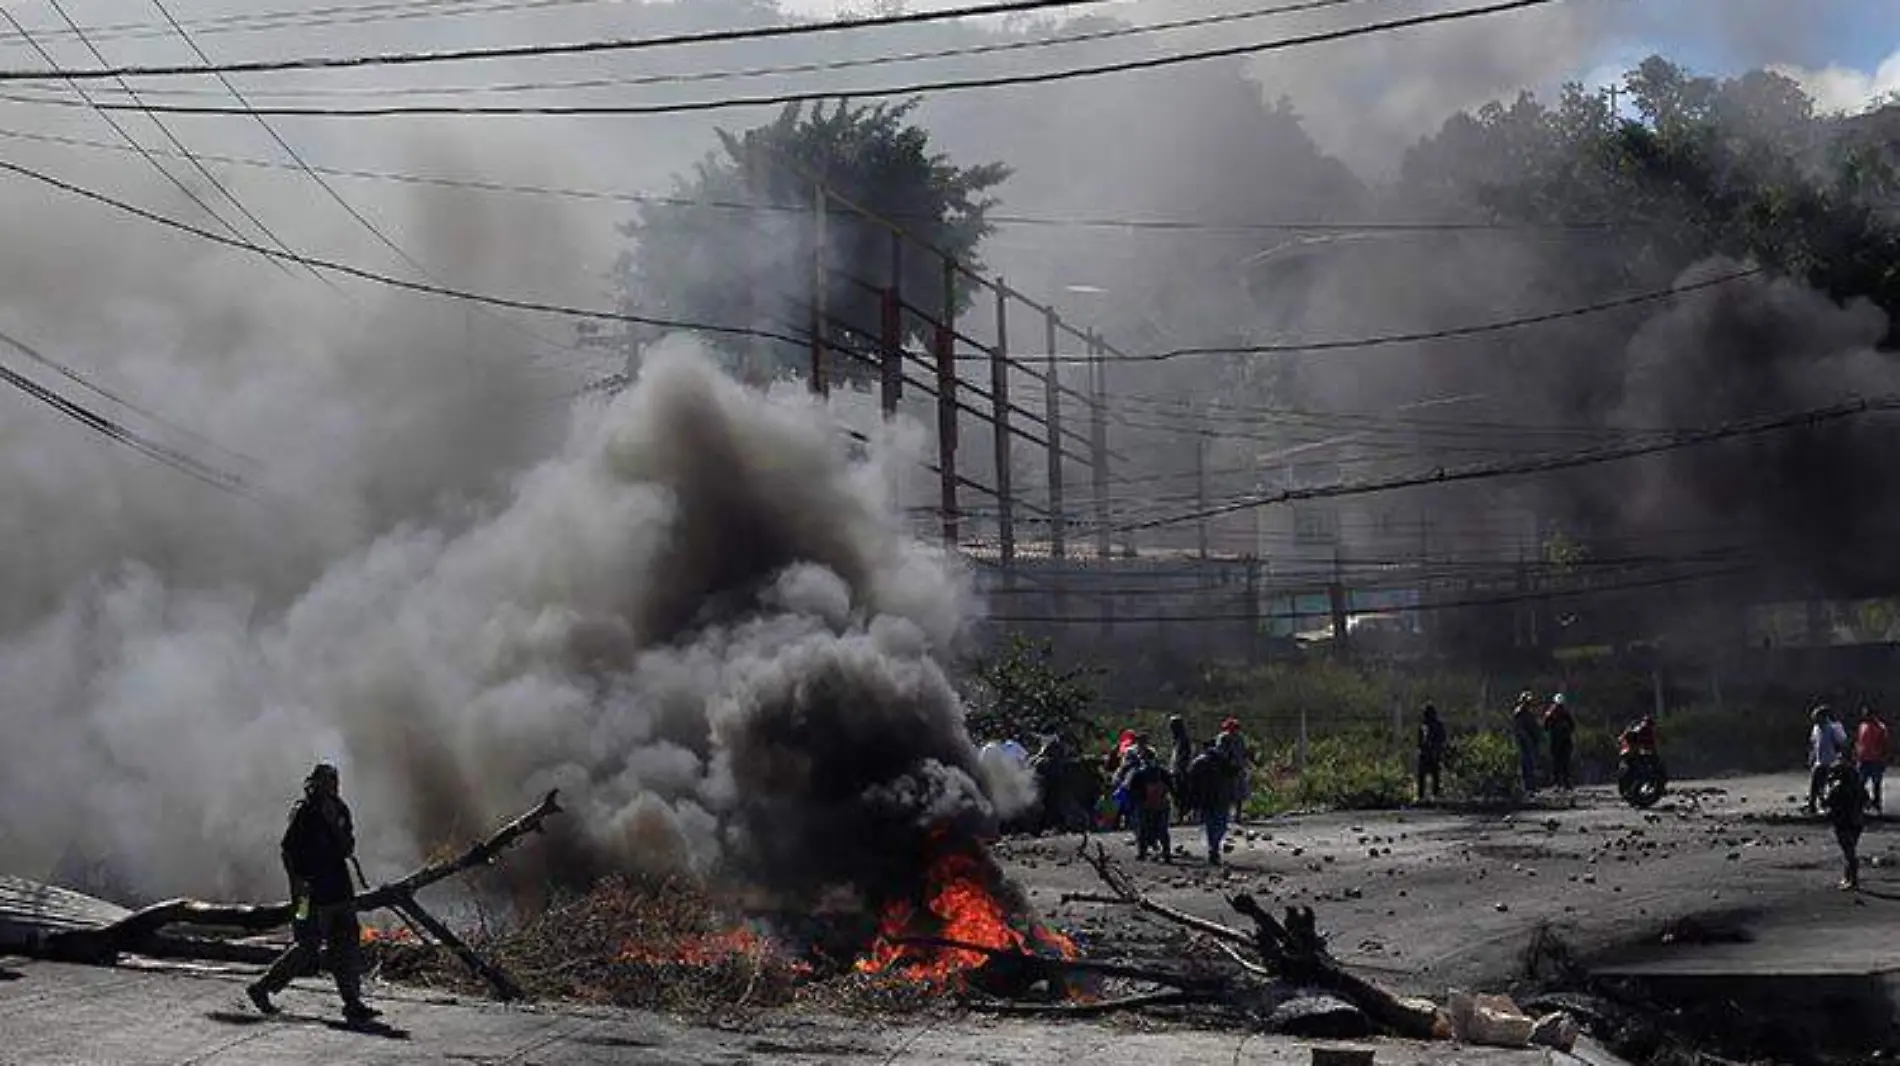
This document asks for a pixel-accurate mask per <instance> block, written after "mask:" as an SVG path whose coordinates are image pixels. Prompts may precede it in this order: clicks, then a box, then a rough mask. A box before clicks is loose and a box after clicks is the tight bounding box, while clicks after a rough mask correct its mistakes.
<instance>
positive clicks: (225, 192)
mask: <svg viewBox="0 0 1900 1066" xmlns="http://www.w3.org/2000/svg"><path fill="white" fill-rule="evenodd" d="M47 3H48V5H50V6H51V7H52V9H53V10H54V11H55V12H57V13H58V15H59V17H60V19H61V20H62V21H64V22H65V23H66V25H67V26H68V27H70V28H71V29H72V31H73V35H74V36H75V37H77V38H79V42H80V43H81V44H83V45H85V46H86V50H87V51H88V52H91V53H92V56H93V58H94V59H97V60H98V61H99V62H100V63H101V64H104V63H105V62H106V57H105V53H104V52H101V51H100V50H99V48H98V46H97V45H95V44H93V43H92V39H91V38H89V37H87V36H86V31H85V30H83V29H81V28H80V26H79V23H77V22H75V21H74V20H73V17H72V16H71V15H68V14H67V13H66V8H65V6H64V5H62V4H61V3H60V2H59V0H47ZM16 25H17V24H16ZM48 61H49V62H50V61H51V60H50V57H49V60H48ZM116 80H117V81H118V83H119V85H120V86H121V87H122V88H123V89H124V90H125V93H126V95H127V96H128V97H130V98H131V100H132V103H131V105H129V106H130V107H131V109H132V110H136V111H139V112H140V113H142V114H144V115H145V117H146V118H148V119H150V120H151V123H152V125H153V126H156V127H157V128H158V131H159V132H160V133H162V134H164V135H165V139H166V140H168V141H170V142H171V144H172V147H173V148H176V149H178V152H179V154H180V155H182V156H183V157H184V158H185V161H186V162H188V163H190V164H191V166H192V169H194V170H196V171H197V172H198V174H199V176H201V177H203V178H204V179H205V181H206V182H208V183H210V185H211V187H212V188H214V189H216V190H218V193H219V194H220V195H222V196H223V197H224V198H225V200H227V201H229V202H230V204H231V206H232V207H235V208H237V210H238V214H240V215H243V216H244V217H245V218H247V219H249V220H250V222H251V225H253V226H256V227H257V230H258V232H259V233H262V234H263V235H264V239H266V240H268V241H270V242H271V243H272V244H275V245H276V246H277V247H279V248H281V249H283V250H284V251H286V252H288V251H290V246H289V245H288V244H285V243H284V241H283V239H282V238H280V237H278V236H277V234H276V233H275V232H273V231H272V230H271V228H270V227H269V226H268V225H265V223H264V220H263V219H261V218H259V217H257V215H256V214H255V213H254V212H252V211H251V209H250V208H249V207H246V206H245V205H244V201H242V200H239V199H238V198H237V195H236V194H235V193H233V192H232V191H231V190H230V189H229V188H228V187H226V186H225V184H224V183H223V182H221V181H219V180H218V178H217V175H215V174H213V173H211V171H210V170H209V169H207V168H206V167H205V165H204V164H203V163H201V162H199V161H198V159H197V157H196V156H194V155H192V154H191V149H189V148H186V147H185V142H184V141H181V140H179V139H178V135H177V134H176V133H173V132H172V128H171V127H170V126H168V125H166V124H165V122H164V120H162V119H160V118H159V117H158V116H157V115H155V114H153V113H152V112H151V111H150V110H149V109H148V108H146V107H145V106H144V101H142V100H141V99H140V98H139V95H138V93H136V92H134V91H133V89H132V87H131V85H130V84H129V83H128V82H127V81H126V80H125V79H124V78H118V79H116ZM73 87H74V89H77V88H78V85H77V84H76V83H75V84H74V86H73ZM97 106H99V107H100V108H101V109H106V108H107V107H108V105H105V104H99V105H97ZM110 106H126V105H110ZM229 228H230V229H231V232H232V233H233V234H234V235H235V234H236V233H237V229H236V227H229ZM312 276H315V277H317V280H318V281H322V282H324V283H325V284H329V282H328V281H327V279H325V278H323V277H321V276H320V275H316V273H315V272H314V271H312Z"/></svg>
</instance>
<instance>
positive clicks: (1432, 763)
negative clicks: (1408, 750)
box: [1418, 703, 1447, 803]
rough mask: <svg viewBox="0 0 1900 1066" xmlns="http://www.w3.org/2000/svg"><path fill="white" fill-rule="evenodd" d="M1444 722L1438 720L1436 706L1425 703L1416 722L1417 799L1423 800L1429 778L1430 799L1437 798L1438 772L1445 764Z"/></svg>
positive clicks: (1445, 741) (1445, 740)
mask: <svg viewBox="0 0 1900 1066" xmlns="http://www.w3.org/2000/svg"><path fill="white" fill-rule="evenodd" d="M1446 743H1447V739H1446V737H1445V723H1444V722H1443V721H1440V720H1439V717H1438V708H1437V707H1435V706H1433V705H1432V704H1429V703H1428V704H1426V705H1425V715H1424V717H1423V718H1422V719H1421V720H1420V721H1419V723H1418V801H1419V802H1420V803H1423V802H1425V782H1426V780H1427V779H1428V778H1429V779H1430V781H1431V785H1432V799H1434V800H1436V799H1437V798H1438V786H1439V774H1440V772H1441V771H1442V770H1443V768H1444V765H1445V745H1446Z"/></svg>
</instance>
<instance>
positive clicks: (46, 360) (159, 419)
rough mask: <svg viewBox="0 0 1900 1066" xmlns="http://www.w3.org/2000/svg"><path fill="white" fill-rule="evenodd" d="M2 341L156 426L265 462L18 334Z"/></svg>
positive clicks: (0, 338)
mask: <svg viewBox="0 0 1900 1066" xmlns="http://www.w3.org/2000/svg"><path fill="white" fill-rule="evenodd" d="M0 341H4V342H5V343H6V344H7V345H9V346H10V347H12V348H13V349H14V350H15V351H18V352H19V353H20V354H21V355H24V356H26V357H27V358H28V359H31V360H32V361H34V362H35V363H38V364H39V365H41V366H43V367H45V368H46V369H48V370H51V371H52V372H54V373H55V374H58V375H59V376H60V377H63V378H65V379H66V380H67V381H70V382H72V383H73V384H75V385H78V386H79V387H80V388H82V389H85V390H86V391H87V392H90V393H92V394H93V395H95V396H98V397H100V398H101V399H104V400H107V401H110V402H112V403H115V404H118V405H119V406H120V407H123V408H125V409H126V410H128V411H131V412H133V413H134V414H138V415H143V416H144V417H145V418H146V419H147V420H149V421H151V422H152V423H154V424H156V425H160V426H163V427H165V428H166V429H169V430H171V431H172V432H174V433H177V434H179V435H181V436H184V437H189V438H191V439H192V440H194V441H197V442H198V443H199V444H202V445H205V446H206V447H209V448H213V449H216V450H217V451H220V452H223V453H224V454H225V455H227V456H229V457H230V458H233V459H236V460H237V461H239V462H241V463H247V464H249V465H251V466H254V467H255V466H261V465H262V464H261V463H259V462H258V461H257V460H256V459H253V458H251V457H250V456H248V455H245V454H244V453H243V452H235V451H232V450H231V449H229V448H226V447H224V446H223V445H221V444H219V443H218V442H217V441H214V440H212V439H211V438H209V437H206V436H204V435H203V434H201V433H198V432H196V431H194V430H192V429H190V428H188V427H186V426H182V425H180V424H178V423H177V422H173V421H172V420H170V419H168V418H166V417H165V416H164V415H161V414H159V413H158V412H157V411H154V410H151V409H150V408H148V407H144V406H141V405H140V404H138V403H135V402H134V401H132V400H129V399H127V398H125V397H124V396H121V395H119V394H118V393H117V392H114V391H112V390H111V389H108V388H106V387H105V386H103V385H99V384H96V383H94V382H93V381H92V380H91V379H89V378H87V377H86V376H85V375H83V374H81V373H79V372H78V371H77V370H74V369H73V368H72V367H70V366H67V365H66V364H65V363H62V362H60V361H59V360H57V359H54V358H53V357H52V356H49V355H46V354H45V353H43V352H41V351H39V350H38V349H36V348H34V347H32V346H31V345H29V344H27V343H26V342H25V341H22V340H19V339H18V338H15V337H10V336H8V335H6V334H5V333H0Z"/></svg>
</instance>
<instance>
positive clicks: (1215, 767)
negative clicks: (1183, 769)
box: [1188, 740, 1240, 866]
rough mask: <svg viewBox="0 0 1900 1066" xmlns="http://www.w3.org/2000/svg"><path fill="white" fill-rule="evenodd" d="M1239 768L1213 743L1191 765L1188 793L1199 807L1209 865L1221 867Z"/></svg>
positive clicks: (1218, 743) (1215, 742)
mask: <svg viewBox="0 0 1900 1066" xmlns="http://www.w3.org/2000/svg"><path fill="white" fill-rule="evenodd" d="M1239 778H1240V768H1239V767H1237V766H1235V765H1234V763H1233V760H1232V759H1231V758H1229V757H1228V754H1227V752H1226V751H1225V750H1223V749H1222V747H1221V745H1220V742H1219V741H1218V740H1210V741H1208V742H1207V747H1205V748H1203V749H1202V750H1201V753H1200V754H1199V755H1196V756H1195V757H1194V761H1193V762H1192V763H1190V764H1189V765H1188V792H1189V794H1190V795H1192V796H1193V797H1194V802H1195V803H1196V804H1197V805H1198V806H1199V807H1200V812H1201V829H1202V831H1203V832H1204V833H1205V834H1206V835H1207V864H1208V865H1209V866H1219V865H1220V855H1221V842H1222V841H1223V840H1224V839H1225V838H1226V836H1227V813H1228V811H1230V810H1231V809H1232V808H1233V805H1234V792H1235V790H1236V783H1237V782H1238V780H1239Z"/></svg>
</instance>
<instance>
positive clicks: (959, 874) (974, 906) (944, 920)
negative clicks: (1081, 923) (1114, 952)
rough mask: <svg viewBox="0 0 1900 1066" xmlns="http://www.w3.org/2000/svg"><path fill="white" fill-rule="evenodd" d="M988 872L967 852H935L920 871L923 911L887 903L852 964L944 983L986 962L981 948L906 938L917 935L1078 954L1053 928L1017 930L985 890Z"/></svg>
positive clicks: (1025, 950)
mask: <svg viewBox="0 0 1900 1066" xmlns="http://www.w3.org/2000/svg"><path fill="white" fill-rule="evenodd" d="M987 874H988V869H987V867H986V866H985V864H984V863H983V862H982V861H981V860H979V859H978V858H977V857H976V856H974V855H971V854H969V853H967V852H961V851H949V852H945V853H944V854H942V855H941V856H939V857H938V858H937V860H936V861H935V862H933V863H931V865H930V869H929V870H928V871H927V873H926V875H925V886H926V893H927V896H928V901H927V902H926V903H925V905H924V910H923V912H922V913H920V912H919V911H918V909H917V908H916V907H915V906H914V905H912V904H911V903H910V902H909V901H906V900H896V901H893V902H892V903H890V904H889V905H887V906H886V907H885V908H884V911H883V914H882V915H881V916H880V919H879V922H878V933H877V938H876V939H875V940H873V941H872V942H871V948H870V951H869V952H868V953H867V954H866V955H865V957H863V958H861V959H859V960H858V962H857V969H858V972H860V973H867V974H876V973H896V974H899V975H901V976H903V977H905V978H908V979H910V980H913V981H924V982H928V983H944V982H948V981H952V980H958V979H960V977H961V975H962V974H963V973H964V972H965V971H968V970H973V969H975V968H976V967H978V966H981V965H983V964H984V963H985V962H988V961H989V956H987V955H985V954H984V953H983V952H980V951H973V950H970V949H969V948H958V947H950V946H937V945H931V944H917V943H907V942H905V940H906V938H908V937H919V936H929V937H932V938H935V939H938V940H948V941H955V942H957V943H959V944H969V945H973V946H974V947H982V948H992V949H996V950H1001V951H1020V952H1023V953H1026V954H1043V953H1048V952H1055V953H1057V954H1059V955H1061V956H1062V957H1063V958H1065V959H1073V958H1077V957H1079V955H1080V954H1081V953H1080V952H1079V951H1078V950H1077V949H1076V946H1075V943H1074V942H1073V941H1071V940H1070V939H1069V938H1068V937H1066V936H1063V935H1062V934H1061V933H1058V932H1056V931H1055V930H1053V929H1048V928H1045V927H1043V926H1041V925H1036V924H1031V926H1030V928H1029V932H1028V933H1027V934H1024V933H1023V932H1020V931H1018V929H1017V928H1016V926H1015V925H1014V924H1012V923H1011V921H1010V920H1009V915H1008V914H1007V913H1006V911H1005V910H1004V907H1003V904H1002V902H1001V901H999V900H998V899H997V898H996V896H995V894H994V893H992V892H991V891H990V889H989V886H988V883H987V882H988V877H987V876H986V875H987Z"/></svg>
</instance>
